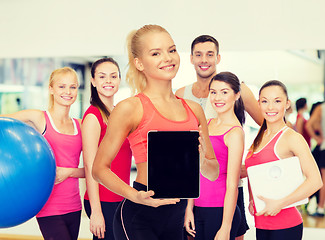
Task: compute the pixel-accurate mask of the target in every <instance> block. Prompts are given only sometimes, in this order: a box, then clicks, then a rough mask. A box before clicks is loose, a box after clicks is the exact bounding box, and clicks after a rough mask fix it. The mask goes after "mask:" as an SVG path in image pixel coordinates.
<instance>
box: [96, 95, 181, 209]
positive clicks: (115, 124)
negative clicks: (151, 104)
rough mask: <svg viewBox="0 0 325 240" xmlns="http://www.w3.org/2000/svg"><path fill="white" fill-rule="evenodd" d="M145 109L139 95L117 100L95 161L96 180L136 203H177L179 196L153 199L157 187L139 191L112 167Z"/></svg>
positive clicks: (156, 204)
mask: <svg viewBox="0 0 325 240" xmlns="http://www.w3.org/2000/svg"><path fill="white" fill-rule="evenodd" d="M142 113H143V109H142V105H141V102H140V100H139V99H138V98H136V97H132V98H129V99H126V100H124V101H122V102H120V103H119V104H117V106H116V107H115V108H114V110H113V111H112V113H111V115H110V117H109V120H108V124H107V125H108V126H107V130H106V134H105V137H104V138H103V140H102V142H101V144H100V146H99V148H98V151H97V154H96V157H95V160H94V164H93V170H92V175H93V177H94V179H95V180H96V181H98V182H99V183H101V184H103V185H104V186H105V187H107V188H108V189H110V190H111V191H112V192H114V193H116V194H118V195H120V196H123V197H125V198H127V199H129V200H130V201H133V202H135V203H139V204H143V205H149V206H153V207H158V206H160V205H165V204H174V203H176V202H178V201H179V199H163V200H161V199H153V198H151V196H153V194H154V192H153V191H148V192H144V191H137V190H136V189H134V188H132V187H130V186H129V185H128V184H126V183H125V182H123V181H122V180H121V179H120V178H119V177H118V176H117V175H116V174H114V173H113V172H112V171H111V169H110V167H111V163H112V161H113V160H114V158H115V156H116V154H117V153H118V151H119V149H120V147H121V145H122V144H123V142H124V140H125V138H126V137H127V136H128V134H129V133H131V132H132V131H134V130H135V129H136V128H137V126H138V124H139V122H140V120H141V118H142ZM125 116H128V117H125ZM140 164H143V163H140ZM142 169H144V168H142Z"/></svg>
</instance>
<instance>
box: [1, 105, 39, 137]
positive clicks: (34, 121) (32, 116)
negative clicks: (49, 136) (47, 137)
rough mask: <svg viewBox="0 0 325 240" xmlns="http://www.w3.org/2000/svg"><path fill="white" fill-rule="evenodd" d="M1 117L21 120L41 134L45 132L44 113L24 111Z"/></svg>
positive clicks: (33, 110) (30, 110) (32, 110)
mask: <svg viewBox="0 0 325 240" xmlns="http://www.w3.org/2000/svg"><path fill="white" fill-rule="evenodd" d="M0 117H9V118H14V119H17V120H20V121H22V122H24V123H27V124H28V125H30V126H32V127H33V128H35V129H36V130H37V131H38V132H39V133H43V131H44V130H45V116H44V112H43V111H41V110H36V109H29V110H22V111H19V112H16V113H11V114H2V115H0Z"/></svg>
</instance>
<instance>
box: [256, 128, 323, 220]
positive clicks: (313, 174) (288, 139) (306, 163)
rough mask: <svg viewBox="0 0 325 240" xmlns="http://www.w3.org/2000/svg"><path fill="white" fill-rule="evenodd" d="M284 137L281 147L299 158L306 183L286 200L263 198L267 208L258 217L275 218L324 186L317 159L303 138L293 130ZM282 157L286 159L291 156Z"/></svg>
mask: <svg viewBox="0 0 325 240" xmlns="http://www.w3.org/2000/svg"><path fill="white" fill-rule="evenodd" d="M289 131H290V132H289ZM284 135H285V137H283V139H280V141H281V142H279V145H280V144H281V146H282V147H283V148H288V149H289V151H290V152H291V154H293V156H297V157H299V160H300V165H301V169H302V172H303V174H304V176H305V181H304V182H303V183H302V184H301V185H300V186H299V187H298V188H297V189H296V190H295V191H294V192H292V193H291V194H290V195H288V196H287V197H285V198H282V199H278V200H271V199H265V198H261V199H262V200H263V201H265V203H266V207H265V208H264V209H263V210H262V211H260V212H259V213H257V214H256V215H265V216H269V215H270V216H275V215H276V214H278V213H279V212H280V211H281V209H282V208H284V207H286V206H289V205H290V204H292V203H295V202H297V201H300V200H302V199H304V198H307V197H309V196H310V195H312V194H313V193H314V192H316V191H317V190H318V189H320V188H321V186H322V185H323V183H322V179H321V176H320V173H319V170H318V167H317V165H316V162H315V159H314V158H313V156H312V154H311V152H310V149H309V147H308V144H307V143H306V141H305V139H304V138H303V136H302V135H300V134H298V133H297V132H295V131H294V130H292V129H289V130H287V132H285V134H284ZM280 157H281V155H280ZM282 157H283V158H286V157H289V156H282Z"/></svg>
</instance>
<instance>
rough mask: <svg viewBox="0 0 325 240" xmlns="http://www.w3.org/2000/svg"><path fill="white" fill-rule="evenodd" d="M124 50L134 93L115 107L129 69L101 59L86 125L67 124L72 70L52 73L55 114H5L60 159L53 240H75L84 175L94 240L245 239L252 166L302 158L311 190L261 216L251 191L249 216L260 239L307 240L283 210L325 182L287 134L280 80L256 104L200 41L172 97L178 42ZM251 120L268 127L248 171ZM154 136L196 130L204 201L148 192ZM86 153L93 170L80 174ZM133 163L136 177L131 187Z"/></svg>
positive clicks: (145, 35) (136, 41)
mask: <svg viewBox="0 0 325 240" xmlns="http://www.w3.org/2000/svg"><path fill="white" fill-rule="evenodd" d="M127 41H128V55H129V69H128V73H127V76H126V79H127V81H128V83H129V85H130V87H131V88H132V90H133V91H134V93H135V95H134V96H132V97H129V98H127V99H125V100H123V101H121V102H119V103H118V104H117V105H116V106H115V105H114V94H115V93H116V92H117V91H118V88H119V84H120V81H121V74H120V69H119V66H118V64H117V63H116V62H115V61H114V60H113V59H111V58H104V59H100V60H97V61H96V62H95V63H93V65H92V68H91V99H90V103H91V106H90V107H89V108H88V109H87V111H86V112H85V114H84V116H83V119H82V123H81V121H80V120H77V119H72V118H71V117H70V116H69V110H70V107H71V105H72V104H73V103H74V102H75V100H76V97H77V89H78V81H77V75H76V73H75V71H74V70H72V69H71V68H67V67H64V68H61V69H57V70H55V71H54V72H53V73H52V75H51V78H50V83H49V94H50V105H49V109H48V110H47V111H40V110H23V111H20V112H17V113H14V114H9V115H6V116H8V117H13V118H16V119H19V120H22V121H24V122H27V123H29V124H30V125H32V126H34V127H35V129H37V130H38V131H39V132H40V133H42V134H43V135H44V137H45V138H46V139H47V140H48V142H49V143H50V145H51V147H52V149H53V151H54V155H55V158H56V163H57V176H56V182H55V186H54V189H53V192H52V194H51V196H50V199H49V201H48V202H47V203H46V205H45V206H44V208H43V209H42V210H41V212H40V213H39V214H38V215H37V216H36V217H37V221H38V224H39V227H40V229H41V232H42V234H43V236H44V239H60V240H62V239H63V240H65V239H77V236H78V231H79V226H80V214H81V207H82V205H81V200H80V196H79V186H78V178H82V177H86V187H87V191H86V194H85V197H84V206H85V210H86V213H87V215H88V216H89V218H90V231H91V232H92V234H93V239H119V240H120V239H131V240H136V239H141V240H144V239H150V240H155V239H157V240H158V239H161V240H162V239H166V240H167V239H168V240H170V239H175V240H183V239H191V238H193V237H194V238H195V239H207V240H210V239H216V240H220V239H227V240H228V239H231V240H233V239H243V238H244V234H245V232H246V231H247V229H248V225H247V222H246V217H245V209H244V203H243V199H244V198H243V189H242V186H240V184H239V183H240V178H241V177H244V176H245V172H246V171H245V168H244V167H243V166H244V165H245V166H246V168H247V167H249V166H253V165H257V164H261V163H264V162H269V161H276V160H281V159H282V158H287V157H290V156H298V157H299V159H300V164H301V167H302V171H303V173H304V175H305V177H306V180H305V182H304V183H303V184H302V185H301V186H300V187H298V189H297V190H296V191H295V192H293V193H292V194H290V195H289V196H287V197H285V198H283V199H280V200H272V199H263V200H264V201H265V203H266V207H265V209H264V210H263V211H261V212H258V213H256V211H255V210H254V201H253V199H252V197H251V194H250V202H249V209H250V212H251V213H252V214H253V215H254V217H255V224H256V228H257V231H256V238H257V239H259V240H262V239H263V240H265V239H272V240H273V239H277V240H278V239H301V237H302V218H301V216H300V214H299V212H298V211H297V210H296V208H295V207H292V208H286V209H285V210H284V209H282V208H284V207H286V206H288V205H290V204H292V203H294V202H296V201H298V200H301V199H304V198H306V197H308V196H310V195H311V194H313V193H314V192H315V191H317V190H318V189H319V188H320V187H321V186H322V180H321V177H320V174H319V172H318V168H317V166H316V164H315V161H314V158H313V156H312V154H311V152H310V150H309V147H308V145H307V143H306V141H305V140H304V139H303V137H302V136H301V135H300V134H298V133H297V132H295V131H293V130H292V129H289V128H288V127H286V123H285V120H284V115H285V112H286V109H287V108H288V106H289V105H290V100H289V99H288V94H287V90H286V88H285V86H284V85H283V84H282V83H281V82H279V81H275V80H274V81H269V82H267V83H265V84H264V85H263V86H262V88H261V90H260V93H259V100H258V101H256V99H255V97H254V95H253V94H252V92H251V91H250V89H249V88H248V87H247V86H246V85H245V83H243V82H240V81H239V79H238V77H237V76H236V75H235V74H233V73H231V72H221V73H217V70H216V66H217V64H218V63H219V62H220V60H221V56H220V54H219V45H218V42H217V41H216V40H215V39H214V38H213V37H211V36H208V35H203V36H199V37H198V38H196V39H195V40H194V41H193V43H192V47H191V62H192V64H193V66H194V68H195V70H196V75H197V81H196V82H195V83H194V84H191V85H190V86H185V87H184V88H181V89H179V90H177V91H176V93H175V94H174V93H173V91H172V79H173V78H174V77H175V75H176V73H177V71H178V69H179V64H180V57H179V55H178V52H177V48H176V45H175V43H174V41H173V39H172V37H171V36H170V34H169V33H168V32H167V31H166V30H165V29H164V28H162V27H161V26H158V25H145V26H143V27H142V28H140V29H138V30H135V31H133V32H131V33H130V35H129V36H128V39H127ZM113 109H114V110H113ZM244 111H246V112H248V113H249V114H250V115H251V116H252V117H253V119H254V120H255V121H256V122H257V123H258V124H259V125H261V129H260V131H259V133H258V135H257V137H256V139H255V141H254V143H253V145H252V146H251V148H250V151H249V153H248V155H247V157H246V159H245V164H244V165H243V164H242V159H243V153H244V149H245V143H244V131H243V124H244V122H245V112H244ZM210 114H212V115H213V116H212V115H210ZM211 116H212V117H211ZM150 130H162V131H187V130H199V132H200V138H199V141H200V145H199V151H200V174H201V176H200V184H201V192H200V197H199V198H198V199H188V200H186V199H155V198H153V197H152V196H153V195H154V192H153V191H147V190H146V185H147V132H148V131H150ZM277 143H279V144H277ZM81 150H82V152H83V159H84V169H82V168H78V165H79V157H80V154H81ZM132 156H133V157H134V160H135V164H136V168H137V175H136V179H135V182H134V183H133V187H131V186H130V169H131V157H132ZM170 167H172V166H170ZM166 177H168V176H166ZM184 229H185V230H184ZM113 233H114V234H113ZM187 235H188V236H187ZM288 236H290V238H288Z"/></svg>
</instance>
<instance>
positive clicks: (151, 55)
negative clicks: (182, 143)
mask: <svg viewBox="0 0 325 240" xmlns="http://www.w3.org/2000/svg"><path fill="white" fill-rule="evenodd" d="M128 54H129V70H128V74H127V81H128V82H129V83H130V85H131V87H133V90H134V92H135V93H137V94H136V95H135V96H133V97H130V98H127V99H125V100H123V101H121V102H120V103H119V104H117V105H116V107H115V108H114V110H113V111H112V112H111V115H110V117H109V119H108V127H107V131H106V135H105V137H104V138H103V141H102V142H101V144H100V146H99V149H98V151H97V154H96V157H95V161H94V164H93V171H92V173H93V176H94V178H95V180H97V181H98V182H100V183H101V184H102V185H104V186H105V187H107V188H108V189H110V190H111V191H112V192H115V193H116V194H118V195H121V196H123V197H124V198H125V199H124V200H123V201H122V202H121V204H120V205H119V207H118V209H117V211H116V214H115V217H114V236H115V239H119V240H120V239H132V240H138V239H139V240H146V239H148V240H149V239H150V240H158V239H161V240H163V239H166V240H167V239H173V240H183V226H184V215H185V208H186V205H187V200H186V199H182V200H180V199H155V198H153V197H152V196H153V195H154V192H153V191H147V133H148V131H150V130H161V131H189V130H196V129H199V126H201V127H200V138H199V140H200V146H199V150H200V153H201V154H200V170H201V173H202V174H203V175H204V176H205V177H207V178H209V179H210V180H212V181H214V180H215V179H216V178H217V177H218V174H219V164H218V161H217V160H216V158H215V155H214V152H213V148H212V145H211V142H210V141H209V136H208V128H207V123H206V119H205V116H204V112H203V110H202V108H201V106H200V105H199V104H197V103H195V102H192V101H187V100H184V99H181V98H178V97H176V96H175V95H174V94H173V91H172V79H173V78H174V77H175V75H176V73H177V71H178V68H179V64H180V57H179V55H178V52H177V50H176V46H175V43H174V41H173V39H172V38H171V36H170V35H169V33H168V32H167V31H166V30H165V29H164V28H162V27H161V26H158V25H145V26H143V27H142V28H140V29H139V30H137V31H133V32H132V33H131V34H130V35H129V38H128ZM126 138H128V140H129V142H130V146H131V149H132V153H133V157H134V160H135V164H136V168H137V175H136V179H135V182H134V184H133V188H132V187H131V186H129V185H128V184H126V183H125V182H123V181H122V180H121V179H120V178H119V177H118V176H117V175H116V174H114V173H113V172H112V169H111V167H112V161H113V159H114V157H115V155H116V154H117V152H118V151H119V149H120V147H121V145H122V143H123V142H124V141H125V139H126ZM170 167H171V168H172V167H174V166H173V165H171V166H170ZM167 177H168V176H166V178H167Z"/></svg>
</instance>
